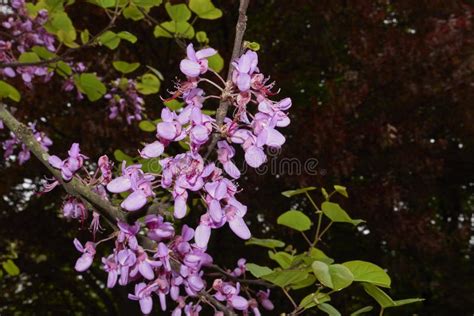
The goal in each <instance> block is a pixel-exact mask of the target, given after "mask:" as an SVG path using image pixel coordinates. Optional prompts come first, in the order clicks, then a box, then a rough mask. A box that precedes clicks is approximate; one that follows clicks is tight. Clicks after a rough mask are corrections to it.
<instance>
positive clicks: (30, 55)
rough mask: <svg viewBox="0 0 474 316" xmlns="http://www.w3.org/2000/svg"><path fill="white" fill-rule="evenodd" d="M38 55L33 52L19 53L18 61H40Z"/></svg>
mask: <svg viewBox="0 0 474 316" xmlns="http://www.w3.org/2000/svg"><path fill="white" fill-rule="evenodd" d="M40 60H41V59H40V58H39V56H38V55H37V54H36V53H34V52H26V53H23V54H21V55H20V57H19V58H18V61H19V62H20V63H35V62H38V61H40Z"/></svg>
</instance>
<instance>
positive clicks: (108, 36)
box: [98, 31, 120, 50]
mask: <svg viewBox="0 0 474 316" xmlns="http://www.w3.org/2000/svg"><path fill="white" fill-rule="evenodd" d="M98 40H99V43H100V44H101V45H104V46H106V47H108V48H109V49H112V50H113V49H116V48H117V47H118V46H119V44H120V37H118V35H117V34H115V33H114V32H112V31H106V32H104V34H102V35H101V36H99V38H98Z"/></svg>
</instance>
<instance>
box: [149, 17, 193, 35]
mask: <svg viewBox="0 0 474 316" xmlns="http://www.w3.org/2000/svg"><path fill="white" fill-rule="evenodd" d="M165 30H166V31H165ZM170 33H171V34H170ZM173 34H174V35H176V36H177V37H182V38H188V39H191V38H193V37H194V28H193V26H192V25H191V24H189V23H188V22H186V21H181V22H175V21H167V22H163V23H161V24H160V25H157V26H155V30H154V32H153V35H154V36H155V37H168V38H172V37H173Z"/></svg>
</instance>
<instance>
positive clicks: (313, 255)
mask: <svg viewBox="0 0 474 316" xmlns="http://www.w3.org/2000/svg"><path fill="white" fill-rule="evenodd" d="M309 257H310V259H313V260H318V261H322V262H324V263H326V264H331V263H333V262H334V259H332V258H330V257H328V256H327V255H326V254H325V253H324V252H323V251H322V250H320V249H318V248H314V247H313V248H311V250H310V251H309Z"/></svg>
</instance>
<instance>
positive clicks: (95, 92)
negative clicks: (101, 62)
mask: <svg viewBox="0 0 474 316" xmlns="http://www.w3.org/2000/svg"><path fill="white" fill-rule="evenodd" d="M74 83H75V84H76V87H77V88H78V89H79V91H80V92H82V93H85V94H86V95H87V98H88V99H89V101H97V100H99V99H100V98H102V96H103V95H104V94H105V92H106V91H107V89H106V88H105V85H104V84H103V83H102V81H100V79H99V78H98V77H97V76H96V75H95V74H93V73H82V74H80V75H76V76H74Z"/></svg>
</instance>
